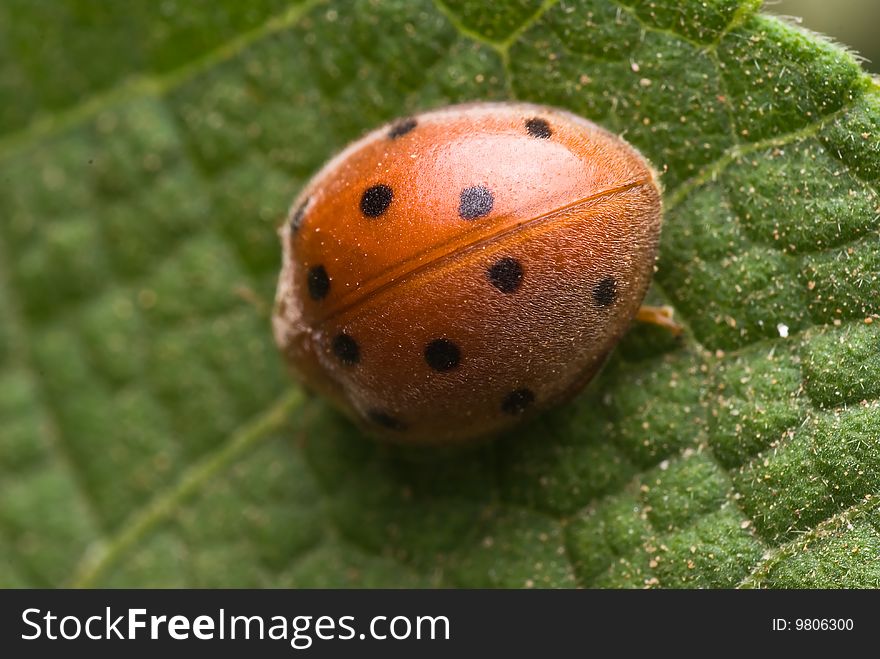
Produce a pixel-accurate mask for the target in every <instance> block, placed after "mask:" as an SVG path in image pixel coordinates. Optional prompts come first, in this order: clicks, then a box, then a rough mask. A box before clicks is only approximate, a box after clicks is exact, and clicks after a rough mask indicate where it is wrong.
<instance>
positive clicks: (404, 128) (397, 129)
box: [388, 117, 418, 140]
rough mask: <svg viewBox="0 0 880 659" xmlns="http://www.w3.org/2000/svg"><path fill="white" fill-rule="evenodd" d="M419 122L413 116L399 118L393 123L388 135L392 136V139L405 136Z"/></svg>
mask: <svg viewBox="0 0 880 659" xmlns="http://www.w3.org/2000/svg"><path fill="white" fill-rule="evenodd" d="M417 124H418V122H416V120H415V119H414V118H413V117H406V118H404V119H398V120H397V121H395V122H394V123H393V124H391V128H390V129H389V130H388V137H390V138H391V139H392V140H396V139H397V138H398V137H403V136H404V135H406V134H407V133H408V132H410V131H411V130H412V129H413V128H415V127H416V125H417Z"/></svg>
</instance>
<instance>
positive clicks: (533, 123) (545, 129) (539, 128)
mask: <svg viewBox="0 0 880 659" xmlns="http://www.w3.org/2000/svg"><path fill="white" fill-rule="evenodd" d="M526 130H527V131H529V135H531V136H532V137H538V138H540V139H542V140H546V139H548V138H549V137H550V136H551V135H552V134H553V131H552V130H550V124H548V123H547V120H546V119H541V118H540V117H533V118H532V119H529V120H528V121H527V122H526Z"/></svg>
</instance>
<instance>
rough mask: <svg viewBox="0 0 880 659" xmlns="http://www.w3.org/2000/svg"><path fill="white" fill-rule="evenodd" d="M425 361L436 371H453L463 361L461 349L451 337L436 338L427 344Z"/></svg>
mask: <svg viewBox="0 0 880 659" xmlns="http://www.w3.org/2000/svg"><path fill="white" fill-rule="evenodd" d="M425 361H426V362H428V366H430V367H431V368H433V369H434V370H435V371H451V370H452V369H453V368H455V367H456V366H458V364H459V362H460V361H461V350H459V349H458V346H457V345H455V344H454V343H453V342H452V341H450V340H449V339H434V340H433V341H431V342H430V343H429V344H428V345H426V346H425Z"/></svg>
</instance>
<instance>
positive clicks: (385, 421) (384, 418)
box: [367, 410, 406, 432]
mask: <svg viewBox="0 0 880 659" xmlns="http://www.w3.org/2000/svg"><path fill="white" fill-rule="evenodd" d="M367 418H368V419H369V420H370V421H371V422H372V423H375V424H376V425H377V426H381V427H383V428H386V429H387V430H396V431H398V432H400V431H401V430H406V424H405V423H404V422H403V421H401V420H400V419H398V418H397V417H396V416H393V415H391V414H389V413H388V412H385V411H384V410H369V411H368V412H367Z"/></svg>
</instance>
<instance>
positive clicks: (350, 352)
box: [333, 332, 361, 366]
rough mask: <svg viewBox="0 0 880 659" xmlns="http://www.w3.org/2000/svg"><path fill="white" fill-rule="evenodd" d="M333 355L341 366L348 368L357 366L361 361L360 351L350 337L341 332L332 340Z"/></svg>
mask: <svg viewBox="0 0 880 659" xmlns="http://www.w3.org/2000/svg"><path fill="white" fill-rule="evenodd" d="M333 354H334V355H336V357H337V358H338V359H339V361H341V362H342V363H343V364H348V365H349V366H351V365H353V364H357V363H358V362H359V361H360V360H361V349H360V347H359V346H358V344H357V341H355V340H354V339H353V338H351V336H350V335H348V334H346V333H345V332H342V333H340V334H337V335H336V336H335V337H334V338H333Z"/></svg>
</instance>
